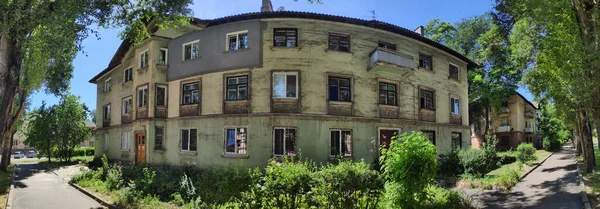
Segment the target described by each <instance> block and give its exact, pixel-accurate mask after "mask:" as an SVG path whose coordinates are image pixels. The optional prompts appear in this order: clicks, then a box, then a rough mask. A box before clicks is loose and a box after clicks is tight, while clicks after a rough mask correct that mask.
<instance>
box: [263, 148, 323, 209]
mask: <svg viewBox="0 0 600 209" xmlns="http://www.w3.org/2000/svg"><path fill="white" fill-rule="evenodd" d="M315 171H316V165H315V164H314V163H313V162H312V161H309V160H305V161H294V160H293V159H292V158H288V157H284V158H283V159H282V162H280V163H279V162H277V161H276V160H274V159H271V160H269V163H268V166H267V168H266V169H265V176H264V178H263V179H264V182H263V184H262V188H261V191H260V192H258V191H257V192H256V193H262V194H261V196H262V201H261V202H262V204H263V205H262V207H267V208H272V207H277V208H298V207H310V206H311V205H314V203H313V202H312V201H311V199H310V198H304V197H305V196H307V195H309V194H310V193H311V190H312V188H313V187H315V186H316V185H317V183H318V182H317V180H316V179H315V178H314V176H313V173H314V172H315Z"/></svg>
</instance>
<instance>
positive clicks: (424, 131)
mask: <svg viewBox="0 0 600 209" xmlns="http://www.w3.org/2000/svg"><path fill="white" fill-rule="evenodd" d="M421 132H423V134H424V135H425V136H426V137H428V139H429V142H432V141H433V142H432V144H433V145H436V137H437V136H436V133H435V131H434V130H421ZM428 134H433V139H431V138H429V135H428Z"/></svg>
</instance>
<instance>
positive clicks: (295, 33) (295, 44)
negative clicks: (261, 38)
mask: <svg viewBox="0 0 600 209" xmlns="http://www.w3.org/2000/svg"><path fill="white" fill-rule="evenodd" d="M277 30H283V31H285V32H284V33H286V34H285V35H283V37H285V40H284V42H285V46H277V40H276V39H275V37H276V36H277V35H276V34H277V32H278V31H277ZM288 31H294V36H293V38H295V40H296V41H295V42H294V46H288V45H287V43H288V40H289V37H292V36H288V35H287V32H288ZM280 33H281V32H280ZM228 43H229V42H228ZM273 47H282V48H294V47H298V28H273Z"/></svg>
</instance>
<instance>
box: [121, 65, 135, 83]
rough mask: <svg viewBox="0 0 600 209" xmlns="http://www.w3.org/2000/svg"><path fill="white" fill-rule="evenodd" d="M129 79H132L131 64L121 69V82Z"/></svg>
mask: <svg viewBox="0 0 600 209" xmlns="http://www.w3.org/2000/svg"><path fill="white" fill-rule="evenodd" d="M129 81H133V66H129V67H128V68H125V71H123V83H127V82H129Z"/></svg>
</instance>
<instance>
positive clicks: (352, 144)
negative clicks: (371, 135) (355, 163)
mask: <svg viewBox="0 0 600 209" xmlns="http://www.w3.org/2000/svg"><path fill="white" fill-rule="evenodd" d="M333 131H338V132H340V137H342V132H345V131H349V132H350V155H346V154H345V153H344V154H343V155H344V156H343V157H352V156H354V150H353V149H354V139H353V138H354V133H353V131H352V129H329V137H328V138H329V139H328V141H329V149H328V150H327V152H328V153H329V154H328V155H329V157H336V156H335V155H331V146H333V144H331V132H333ZM377 134H379V133H377ZM339 140H343V139H341V138H340V139H339ZM342 144H343V143H342V141H340V148H341V146H342Z"/></svg>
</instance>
